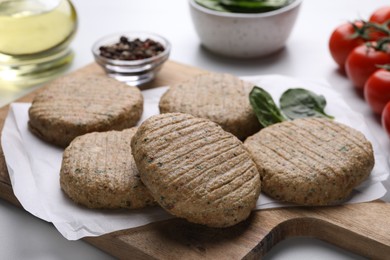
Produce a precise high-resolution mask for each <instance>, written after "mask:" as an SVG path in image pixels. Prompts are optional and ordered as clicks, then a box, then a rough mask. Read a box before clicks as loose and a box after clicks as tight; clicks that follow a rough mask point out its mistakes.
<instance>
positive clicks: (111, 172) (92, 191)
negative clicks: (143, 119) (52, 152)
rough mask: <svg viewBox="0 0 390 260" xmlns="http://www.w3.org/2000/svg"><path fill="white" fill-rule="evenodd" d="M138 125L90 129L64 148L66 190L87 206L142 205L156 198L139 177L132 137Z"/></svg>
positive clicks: (149, 203)
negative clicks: (110, 128)
mask: <svg viewBox="0 0 390 260" xmlns="http://www.w3.org/2000/svg"><path fill="white" fill-rule="evenodd" d="M135 131H136V128H131V129H126V130H123V131H108V132H102V133H98V132H95V133H89V134H86V135H83V136H79V137H77V138H76V139H75V140H74V141H73V142H72V143H71V144H70V145H69V146H68V147H67V148H66V149H65V151H64V154H63V161H62V165H61V171H60V184H61V188H62V189H63V191H64V192H65V193H66V194H67V195H68V196H69V197H70V198H71V199H72V200H73V201H75V202H77V203H79V204H81V205H84V206H86V207H88V208H130V209H135V208H142V207H145V206H148V205H153V204H154V199H153V198H152V196H151V195H150V193H149V192H148V190H147V189H146V187H145V186H144V185H143V183H142V182H141V180H140V176H139V172H138V169H137V167H136V165H135V162H134V158H133V157H132V156H131V146H130V140H131V138H132V137H133V135H134V133H135Z"/></svg>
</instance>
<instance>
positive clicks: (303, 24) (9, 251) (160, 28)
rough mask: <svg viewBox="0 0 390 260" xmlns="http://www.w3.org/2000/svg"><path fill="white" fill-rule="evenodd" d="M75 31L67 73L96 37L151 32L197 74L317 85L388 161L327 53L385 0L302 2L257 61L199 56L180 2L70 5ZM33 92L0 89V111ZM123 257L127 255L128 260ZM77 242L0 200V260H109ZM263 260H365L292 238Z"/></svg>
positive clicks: (388, 145) (379, 133) (361, 105)
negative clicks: (336, 34) (280, 37)
mask: <svg viewBox="0 0 390 260" xmlns="http://www.w3.org/2000/svg"><path fill="white" fill-rule="evenodd" d="M73 3H74V5H75V7H76V9H77V11H78V15H79V31H78V33H77V36H76V37H75V40H74V42H73V43H72V46H73V49H74V51H75V53H76V57H75V60H74V62H73V64H72V66H71V67H70V69H69V71H73V70H76V69H78V68H80V67H82V66H84V65H86V64H88V63H90V62H92V61H93V57H92V55H91V52H90V49H91V45H92V44H93V42H94V41H95V40H96V39H98V38H99V37H101V36H104V35H106V34H109V33H113V32H118V31H132V30H136V31H151V32H156V33H159V34H161V35H164V36H165V37H166V38H168V39H169V40H170V41H171V43H172V46H173V48H172V53H171V57H170V58H171V59H172V60H174V61H178V62H182V63H186V64H190V65H193V66H198V67H201V68H203V69H207V70H211V71H217V72H227V73H231V74H234V75H237V76H244V75H265V74H282V75H287V76H293V77H306V78H323V79H326V80H327V81H328V82H329V83H330V84H331V85H333V86H334V87H336V89H338V90H339V91H340V93H341V94H342V95H343V96H344V98H345V100H346V101H347V103H348V104H349V105H350V106H351V107H352V108H353V109H354V110H356V111H358V112H359V113H361V114H363V115H364V116H365V118H366V119H367V122H368V125H369V126H370V127H371V129H372V131H373V133H374V135H375V136H376V137H377V139H378V141H379V143H380V144H381V146H382V149H383V152H384V153H385V154H386V156H387V157H388V155H389V150H390V142H389V139H388V138H387V136H386V134H385V132H384V131H383V129H382V128H381V126H380V123H379V121H378V119H377V118H375V117H374V116H373V115H372V114H371V111H370V109H369V107H368V105H367V104H366V103H365V102H364V100H363V99H362V98H361V97H359V96H358V95H357V94H356V93H355V92H354V91H353V87H352V85H351V83H350V82H349V81H348V80H347V79H346V78H345V76H343V75H341V74H340V73H339V72H338V71H337V67H336V64H335V63H334V62H333V60H332V59H331V56H330V54H329V51H328V47H327V45H328V39H329V36H330V34H331V32H332V31H333V29H334V28H335V27H336V26H337V25H339V24H340V23H343V22H346V21H351V20H353V19H355V18H359V17H360V18H368V16H369V15H370V13H371V12H372V11H373V10H375V9H376V8H378V7H381V6H384V5H386V4H387V5H388V4H389V1H388V0H338V1H318V0H317V1H314V0H304V2H303V4H302V8H301V12H300V15H299V17H298V20H297V23H296V26H295V28H294V30H293V32H292V34H291V36H290V38H289V40H288V43H287V46H286V48H285V49H284V50H283V51H282V52H280V53H278V54H277V55H274V56H271V57H267V58H264V59H257V60H233V59H228V58H223V57H218V56H215V55H213V54H211V53H209V52H208V51H206V50H204V49H203V48H202V47H201V45H200V42H199V39H198V37H197V35H196V33H195V30H194V28H193V26H192V22H191V18H190V14H189V8H188V3H187V1H186V0H169V1H162V0H142V1H139V0H115V1H109V0H94V1H90V0H73ZM33 89H34V88H29V89H24V90H6V89H1V86H0V105H1V106H3V105H5V104H7V103H9V102H11V101H13V100H15V99H17V98H18V97H20V96H23V95H25V94H26V93H28V92H29V91H32V90H33ZM129 257H130V256H129ZM111 258H112V257H111V256H109V255H107V254H105V253H104V252H102V251H100V250H99V249H96V248H94V247H93V246H90V245H89V244H87V243H85V242H83V241H67V240H66V239H65V238H63V237H62V236H61V235H60V233H58V232H57V231H56V229H55V228H54V227H53V226H52V225H51V224H50V223H46V222H44V221H42V220H39V219H37V218H35V217H34V216H32V215H30V214H29V213H27V212H25V211H24V210H22V209H19V208H17V207H15V206H13V205H11V204H10V203H8V202H6V201H4V200H0V259H40V260H42V259H111ZM265 259H320V260H321V259H364V258H362V257H360V256H357V255H355V254H353V253H350V252H347V251H344V250H342V249H339V248H337V247H334V246H331V245H329V244H327V243H324V242H321V241H318V240H316V239H311V238H292V239H288V240H286V241H284V242H281V243H280V244H278V245H277V246H276V247H274V248H273V249H272V250H271V251H270V252H269V253H268V254H267V256H266V257H265Z"/></svg>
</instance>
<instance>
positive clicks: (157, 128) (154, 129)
mask: <svg viewBox="0 0 390 260" xmlns="http://www.w3.org/2000/svg"><path fill="white" fill-rule="evenodd" d="M164 115H167V114H164ZM166 118H172V116H169V117H165V118H164V117H163V118H160V117H159V118H156V120H154V121H153V125H151V126H149V128H148V129H145V130H144V131H145V133H144V135H145V136H147V137H148V140H152V139H154V137H155V136H161V132H164V131H166V128H167V127H170V128H173V126H175V125H177V124H180V123H183V122H184V123H186V121H188V119H187V118H183V117H181V118H180V120H177V121H175V122H171V121H168V120H166ZM165 120H166V121H165ZM160 121H163V124H162V125H160V124H159V122H160ZM188 124H189V125H190V123H188ZM166 132H168V131H166ZM147 143H148V142H147V141H146V142H145V144H147Z"/></svg>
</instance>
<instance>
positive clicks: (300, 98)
mask: <svg viewBox="0 0 390 260" xmlns="http://www.w3.org/2000/svg"><path fill="white" fill-rule="evenodd" d="M279 103H280V108H281V110H282V112H283V113H284V114H285V115H286V116H287V117H288V118H289V119H297V118H304V117H327V118H332V119H333V118H334V117H333V116H330V115H327V114H326V113H325V111H324V109H325V106H326V100H325V98H324V96H322V95H317V94H315V93H314V92H311V91H309V90H307V89H303V88H293V89H288V90H286V91H285V92H284V93H283V94H282V96H281V97H280V100H279Z"/></svg>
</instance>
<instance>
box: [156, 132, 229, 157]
mask: <svg viewBox="0 0 390 260" xmlns="http://www.w3.org/2000/svg"><path fill="white" fill-rule="evenodd" d="M196 137H197V136H194V137H193V139H189V140H188V143H182V144H180V147H179V148H177V146H176V145H172V143H171V144H170V146H168V148H170V149H161V150H156V154H155V156H156V157H159V158H160V159H159V161H160V162H162V163H169V162H170V161H175V160H178V159H181V158H183V157H185V156H186V155H188V154H189V153H192V152H193V151H195V150H197V153H200V149H202V148H204V147H208V146H207V144H208V143H210V144H214V143H216V142H218V141H219V142H220V141H221V139H218V137H219V134H218V133H213V134H212V135H210V136H208V137H207V138H208V142H207V143H206V142H205V140H204V138H196ZM200 137H202V136H201V135H200ZM226 139H227V138H225V139H223V140H226ZM183 140H185V138H184V139H183ZM186 146H187V147H186ZM188 146H191V147H192V149H191V150H190V149H188ZM171 154H178V156H176V157H175V158H173V159H172V155H171ZM186 159H187V158H186Z"/></svg>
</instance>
